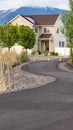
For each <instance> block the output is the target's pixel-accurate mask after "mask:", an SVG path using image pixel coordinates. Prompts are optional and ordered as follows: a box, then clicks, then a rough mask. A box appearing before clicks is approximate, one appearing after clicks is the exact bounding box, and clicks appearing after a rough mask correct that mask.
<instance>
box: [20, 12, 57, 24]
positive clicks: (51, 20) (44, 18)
mask: <svg viewBox="0 0 73 130" xmlns="http://www.w3.org/2000/svg"><path fill="white" fill-rule="evenodd" d="M21 16H22V17H23V18H26V19H27V20H28V21H30V22H31V23H33V24H34V25H54V24H55V22H56V20H57V18H58V16H59V14H51V15H31V16H24V15H21Z"/></svg>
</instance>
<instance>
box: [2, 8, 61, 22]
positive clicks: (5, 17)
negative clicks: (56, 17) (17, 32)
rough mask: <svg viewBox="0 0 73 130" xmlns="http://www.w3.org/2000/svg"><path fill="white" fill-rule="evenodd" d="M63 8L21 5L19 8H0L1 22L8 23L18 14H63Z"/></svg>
mask: <svg viewBox="0 0 73 130" xmlns="http://www.w3.org/2000/svg"><path fill="white" fill-rule="evenodd" d="M62 11H63V10H62V9H57V8H52V7H20V8H18V9H10V10H0V24H4V23H7V22H8V21H10V20H11V19H13V18H14V17H15V16H16V15H39V14H62Z"/></svg>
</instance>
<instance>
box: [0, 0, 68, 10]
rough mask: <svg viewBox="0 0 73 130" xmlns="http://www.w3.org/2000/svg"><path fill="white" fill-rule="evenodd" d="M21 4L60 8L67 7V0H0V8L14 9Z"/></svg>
mask: <svg viewBox="0 0 73 130" xmlns="http://www.w3.org/2000/svg"><path fill="white" fill-rule="evenodd" d="M21 6H32V7H36V6H37V7H46V6H49V7H56V8H60V9H69V0H0V10H7V9H14V8H19V7H21Z"/></svg>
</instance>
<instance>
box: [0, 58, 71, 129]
mask: <svg viewBox="0 0 73 130" xmlns="http://www.w3.org/2000/svg"><path fill="white" fill-rule="evenodd" d="M22 69H23V70H25V71H28V72H29V73H34V74H38V75H45V76H48V75H51V76H53V77H55V78H56V81H55V82H53V83H50V84H47V85H45V86H41V87H38V88H34V89H29V90H22V91H20V92H16V93H10V94H3V95H0V130H73V72H66V71H61V70H59V69H58V61H57V60H51V61H39V62H32V63H29V64H26V65H25V66H23V67H22Z"/></svg>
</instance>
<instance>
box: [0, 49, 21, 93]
mask: <svg viewBox="0 0 73 130" xmlns="http://www.w3.org/2000/svg"><path fill="white" fill-rule="evenodd" d="M17 57H18V56H17V53H16V52H15V51H12V52H10V51H8V52H5V53H2V48H0V91H5V90H6V89H10V88H11V87H12V84H11V69H12V66H13V65H14V64H16V61H17Z"/></svg>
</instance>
